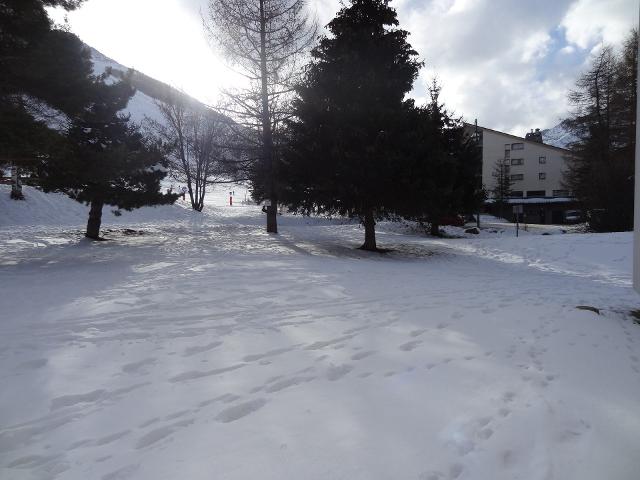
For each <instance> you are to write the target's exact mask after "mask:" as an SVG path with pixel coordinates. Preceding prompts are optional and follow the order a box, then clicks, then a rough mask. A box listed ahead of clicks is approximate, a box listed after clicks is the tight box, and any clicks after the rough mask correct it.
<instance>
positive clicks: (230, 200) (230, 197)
mask: <svg viewBox="0 0 640 480" xmlns="http://www.w3.org/2000/svg"><path fill="white" fill-rule="evenodd" d="M229 206H230V207H233V197H232V196H231V195H229Z"/></svg>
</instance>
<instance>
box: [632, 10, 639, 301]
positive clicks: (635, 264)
mask: <svg viewBox="0 0 640 480" xmlns="http://www.w3.org/2000/svg"><path fill="white" fill-rule="evenodd" d="M638 17H639V18H640V8H639V14H638ZM638 53H640V46H639V47H638ZM638 73H640V63H638ZM638 113H640V84H638V86H637V91H636V163H635V192H634V200H633V203H634V211H633V288H634V289H635V291H636V292H638V293H640V121H639V117H638Z"/></svg>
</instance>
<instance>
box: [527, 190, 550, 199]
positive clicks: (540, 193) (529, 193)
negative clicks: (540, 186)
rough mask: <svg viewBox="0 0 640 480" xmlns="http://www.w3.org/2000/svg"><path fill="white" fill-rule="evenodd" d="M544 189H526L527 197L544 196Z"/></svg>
mask: <svg viewBox="0 0 640 480" xmlns="http://www.w3.org/2000/svg"><path fill="white" fill-rule="evenodd" d="M545 193H546V192H545V191H544V190H527V197H544V195H545Z"/></svg>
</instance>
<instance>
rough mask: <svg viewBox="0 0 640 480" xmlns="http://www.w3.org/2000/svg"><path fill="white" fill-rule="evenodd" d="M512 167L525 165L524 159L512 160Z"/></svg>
mask: <svg viewBox="0 0 640 480" xmlns="http://www.w3.org/2000/svg"><path fill="white" fill-rule="evenodd" d="M511 165H524V158H512V159H511Z"/></svg>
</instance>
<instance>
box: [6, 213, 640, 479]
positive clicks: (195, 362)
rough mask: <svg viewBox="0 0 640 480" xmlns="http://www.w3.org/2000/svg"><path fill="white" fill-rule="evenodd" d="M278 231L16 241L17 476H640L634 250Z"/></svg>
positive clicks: (22, 231) (187, 227)
mask: <svg viewBox="0 0 640 480" xmlns="http://www.w3.org/2000/svg"><path fill="white" fill-rule="evenodd" d="M282 220H283V221H282V222H281V231H282V234H281V235H280V236H278V237H272V236H268V235H267V234H265V233H263V232H262V226H261V222H262V218H261V214H260V212H259V209H258V208H257V207H238V208H235V209H226V210H224V209H223V208H222V207H219V208H218V209H214V211H213V213H212V214H210V215H204V216H202V218H199V217H196V218H193V216H191V215H188V216H186V217H180V218H178V219H176V220H174V221H166V220H162V219H161V220H157V221H153V222H147V223H144V224H143V225H142V226H139V225H135V228H142V230H144V231H145V232H146V233H145V234H144V235H140V236H127V235H123V234H121V233H118V232H113V233H112V237H114V238H115V241H112V242H102V243H90V242H87V241H85V240H84V239H81V238H80V236H79V234H78V233H77V231H76V230H74V229H73V228H57V227H48V228H43V227H40V228H38V227H20V228H5V229H0V251H2V266H0V269H1V270H0V271H1V276H0V291H1V292H2V300H0V302H1V305H0V308H1V310H0V311H2V321H1V322H0V381H1V382H2V385H3V388H2V389H1V390H0V477H1V478H3V479H4V478H10V479H43V478H64V479H86V478H97V479H103V480H109V479H111V480H113V479H126V478H132V479H133V478H135V479H160V478H166V479H172V478H177V477H182V478H189V479H209V478H224V479H247V478H261V479H281V478H302V477H304V478H311V479H326V478H331V479H337V478H345V479H347V478H348V479H363V480H364V479H389V478H403V479H404V478H407V479H422V480H441V479H488V478H491V479H513V478H520V479H526V480H529V479H531V480H534V479H536V480H537V479H562V480H567V479H580V480H587V479H602V478H610V479H616V480H617V479H620V480H633V479H635V478H637V472H638V471H640V459H639V458H638V456H637V451H636V450H637V439H638V435H639V433H640V410H639V409H638V398H640V360H639V359H640V328H639V327H637V326H636V325H634V324H632V322H631V321H630V320H629V319H628V318H627V317H626V316H625V315H624V314H623V313H621V312H622V311H623V310H625V309H629V308H631V307H633V306H635V305H637V298H636V297H635V294H634V293H633V292H632V291H631V289H630V286H629V285H630V272H629V268H630V267H629V265H630V242H631V236H630V235H629V234H614V235H552V236H528V237H522V238H520V239H507V238H495V239H491V238H482V239H477V240H469V239H461V240H433V239H425V238H420V237H415V236H410V235H402V234H398V233H394V232H393V231H389V232H388V233H384V232H381V233H380V239H379V242H380V243H381V244H382V245H384V246H391V247H392V248H394V249H395V250H394V252H392V253H390V254H387V255H375V254H369V253H366V252H361V251H359V250H355V249H354V248H353V247H354V246H356V245H357V244H358V243H359V242H361V240H362V230H361V229H360V228H359V227H358V226H357V225H353V224H348V223H347V224H343V225H340V224H339V223H332V222H329V221H313V222H309V223H311V224H310V225H305V220H304V219H297V218H291V217H287V218H284V217H283V219H282ZM383 227H384V225H383ZM118 228H121V227H118ZM583 304H584V305H593V306H595V307H598V308H600V309H602V314H601V315H596V314H595V313H593V312H589V311H581V310H576V308H575V306H576V305H583Z"/></svg>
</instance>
